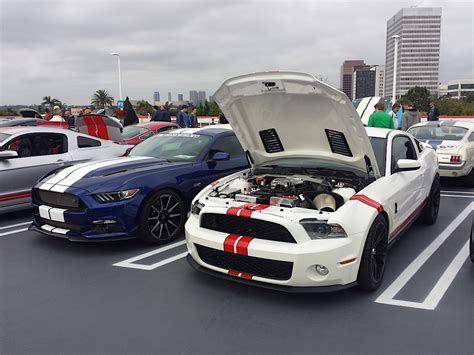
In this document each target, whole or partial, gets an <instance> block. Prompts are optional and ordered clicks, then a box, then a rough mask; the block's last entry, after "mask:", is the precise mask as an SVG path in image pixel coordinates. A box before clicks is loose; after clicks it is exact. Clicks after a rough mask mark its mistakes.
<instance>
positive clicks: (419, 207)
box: [388, 199, 428, 241]
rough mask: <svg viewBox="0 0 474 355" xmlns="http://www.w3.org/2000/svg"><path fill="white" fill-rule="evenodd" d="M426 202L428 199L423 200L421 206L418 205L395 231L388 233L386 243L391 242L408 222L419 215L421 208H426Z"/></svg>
mask: <svg viewBox="0 0 474 355" xmlns="http://www.w3.org/2000/svg"><path fill="white" fill-rule="evenodd" d="M427 202H428V199H426V200H424V201H423V203H422V204H421V205H419V206H418V207H417V208H416V209H415V210H414V211H413V212H412V213H411V214H410V215H409V216H408V218H407V219H405V220H404V221H403V222H402V223H400V225H399V226H398V227H397V228H395V230H394V231H393V232H392V233H390V236H389V237H388V241H391V240H392V239H393V238H395V237H396V236H397V235H398V234H400V232H401V231H402V230H403V229H404V228H405V227H406V226H407V224H409V223H410V222H412V221H413V219H414V218H415V217H416V216H417V215H418V213H420V211H421V210H422V209H423V207H425V206H426V203H427Z"/></svg>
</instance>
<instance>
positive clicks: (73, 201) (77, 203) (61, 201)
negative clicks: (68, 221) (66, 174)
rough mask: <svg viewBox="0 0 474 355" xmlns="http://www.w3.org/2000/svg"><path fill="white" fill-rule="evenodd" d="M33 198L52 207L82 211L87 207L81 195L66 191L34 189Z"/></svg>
mask: <svg viewBox="0 0 474 355" xmlns="http://www.w3.org/2000/svg"><path fill="white" fill-rule="evenodd" d="M33 199H34V201H35V202H36V203H38V204H44V205H48V206H51V207H59V208H65V209H71V210H76V211H82V210H84V208H85V207H84V204H83V203H82V201H81V199H80V198H79V197H77V196H74V195H70V194H65V193H59V192H53V191H45V190H40V189H34V190H33Z"/></svg>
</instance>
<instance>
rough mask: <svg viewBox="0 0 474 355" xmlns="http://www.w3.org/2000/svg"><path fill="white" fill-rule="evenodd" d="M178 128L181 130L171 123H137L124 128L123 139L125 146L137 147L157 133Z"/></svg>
mask: <svg viewBox="0 0 474 355" xmlns="http://www.w3.org/2000/svg"><path fill="white" fill-rule="evenodd" d="M176 128H179V126H178V125H177V124H176V123H171V122H161V121H154V122H147V123H137V124H134V125H130V126H126V127H124V128H123V132H122V138H123V140H124V142H125V144H133V145H137V144H139V143H141V142H143V141H144V140H145V139H147V138H150V137H152V136H154V135H155V134H157V133H162V132H165V131H169V130H171V129H176Z"/></svg>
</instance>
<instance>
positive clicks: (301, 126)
mask: <svg viewBox="0 0 474 355" xmlns="http://www.w3.org/2000/svg"><path fill="white" fill-rule="evenodd" d="M213 97H214V98H215V100H216V102H217V104H218V105H219V107H220V108H221V109H222V111H223V112H224V114H225V115H226V117H227V118H228V120H229V123H230V124H231V126H232V128H233V129H234V131H235V133H236V135H237V137H238V139H239V141H240V143H241V144H242V147H243V148H244V150H245V151H246V153H247V156H248V159H249V161H250V163H251V168H250V169H248V170H245V171H243V172H240V173H236V174H233V175H230V176H227V177H225V178H222V179H219V180H218V181H216V182H214V183H213V184H211V185H209V186H208V187H206V188H205V189H204V190H203V191H201V192H200V193H199V194H198V195H197V197H196V198H195V199H194V200H193V203H192V211H191V215H190V217H189V219H188V221H187V223H186V225H185V231H186V242H187V247H188V251H189V255H188V261H189V262H190V264H191V265H192V266H193V267H195V268H196V269H198V270H200V271H204V272H207V273H211V274H213V275H216V276H220V277H223V278H227V279H231V280H234V281H240V282H244V283H250V284H253V285H258V286H262V287H267V288H274V289H279V290H284V291H294V292H301V291H302V292H307V291H315V292H317V291H324V290H337V289H341V288H345V287H349V286H352V285H355V284H358V285H359V286H360V287H361V288H363V289H365V290H375V289H377V288H378V287H379V286H380V284H381V282H382V278H383V275H384V270H385V262H386V254H387V251H388V246H389V245H390V244H391V243H393V242H394V241H395V240H396V239H397V238H398V237H399V236H400V235H401V234H402V232H403V231H405V230H406V229H407V228H408V227H409V226H410V225H411V223H413V222H414V221H415V220H417V219H418V218H419V219H420V220H421V221H422V222H424V223H426V224H433V223H435V221H436V219H437V216H438V211H439V203H440V183H439V175H438V166H437V164H436V154H435V152H434V150H433V149H431V148H430V147H424V146H423V145H422V144H421V143H419V142H418V141H416V140H415V139H414V138H413V136H412V135H410V134H408V133H406V132H403V131H397V130H389V129H381V128H367V129H364V127H363V124H362V122H361V120H360V118H359V115H358V114H357V112H356V110H355V109H354V107H353V106H352V104H351V102H350V101H349V99H348V98H347V96H346V95H345V94H344V93H342V92H340V91H338V90H336V89H334V88H332V87H330V86H328V85H326V84H324V83H323V82H321V81H318V80H317V79H315V78H314V77H313V76H311V75H308V74H302V73H291V72H269V73H256V74H249V75H244V76H240V77H236V78H232V79H229V80H227V81H226V82H224V84H222V86H221V87H220V88H219V89H218V90H217V92H216V93H215V95H214V96H213Z"/></svg>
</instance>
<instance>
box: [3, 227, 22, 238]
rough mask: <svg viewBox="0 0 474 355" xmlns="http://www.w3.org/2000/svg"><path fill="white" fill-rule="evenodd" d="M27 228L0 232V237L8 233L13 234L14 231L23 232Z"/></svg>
mask: <svg viewBox="0 0 474 355" xmlns="http://www.w3.org/2000/svg"><path fill="white" fill-rule="evenodd" d="M27 230H28V228H21V229H15V230H13V231H9V232H4V233H0V237H3V236H4V235H10V234H15V233H20V232H24V231H27Z"/></svg>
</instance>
